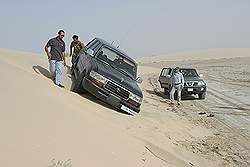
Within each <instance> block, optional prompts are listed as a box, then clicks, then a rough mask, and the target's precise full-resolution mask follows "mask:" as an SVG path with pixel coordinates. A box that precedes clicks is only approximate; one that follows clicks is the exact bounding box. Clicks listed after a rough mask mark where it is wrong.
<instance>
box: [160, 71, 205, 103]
mask: <svg viewBox="0 0 250 167" xmlns="http://www.w3.org/2000/svg"><path fill="white" fill-rule="evenodd" d="M173 69H174V68H163V69H162V70H161V73H160V76H159V80H158V81H159V82H160V85H161V88H163V89H164V94H166V95H168V94H169V92H170V88H171V80H170V78H171V75H172V73H173ZM180 72H181V73H182V74H183V77H184V81H185V82H184V88H183V89H182V96H183V95H192V94H198V96H199V99H205V97H206V90H207V84H206V82H205V81H204V80H203V79H202V78H201V77H202V74H198V72H197V70H196V69H194V68H180Z"/></svg>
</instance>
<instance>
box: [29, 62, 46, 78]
mask: <svg viewBox="0 0 250 167" xmlns="http://www.w3.org/2000/svg"><path fill="white" fill-rule="evenodd" d="M32 68H33V70H34V71H35V72H36V73H37V74H42V75H43V76H45V77H46V78H49V79H50V72H49V71H48V70H47V69H46V68H43V67H41V66H39V65H36V66H33V67H32Z"/></svg>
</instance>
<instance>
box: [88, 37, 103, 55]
mask: <svg viewBox="0 0 250 167" xmlns="http://www.w3.org/2000/svg"><path fill="white" fill-rule="evenodd" d="M99 48H100V42H99V41H97V40H93V41H91V42H90V43H89V44H88V45H87V49H92V50H93V51H94V55H95V54H96V52H97V51H98V49H99Z"/></svg>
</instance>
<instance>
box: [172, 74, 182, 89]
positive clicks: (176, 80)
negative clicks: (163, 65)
mask: <svg viewBox="0 0 250 167" xmlns="http://www.w3.org/2000/svg"><path fill="white" fill-rule="evenodd" d="M171 83H172V85H178V84H182V86H184V77H183V75H182V73H180V72H177V73H176V72H174V73H173V75H172V77H171Z"/></svg>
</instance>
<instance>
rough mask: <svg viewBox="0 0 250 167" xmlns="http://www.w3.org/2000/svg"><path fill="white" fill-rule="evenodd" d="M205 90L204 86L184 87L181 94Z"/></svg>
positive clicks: (197, 92) (198, 92) (199, 92)
mask: <svg viewBox="0 0 250 167" xmlns="http://www.w3.org/2000/svg"><path fill="white" fill-rule="evenodd" d="M206 91H207V88H206V86H201V87H184V88H183V89H182V94H201V93H204V92H206Z"/></svg>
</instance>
